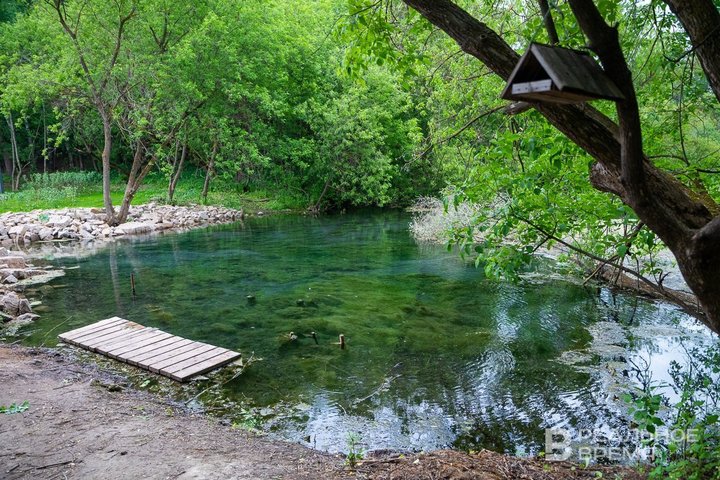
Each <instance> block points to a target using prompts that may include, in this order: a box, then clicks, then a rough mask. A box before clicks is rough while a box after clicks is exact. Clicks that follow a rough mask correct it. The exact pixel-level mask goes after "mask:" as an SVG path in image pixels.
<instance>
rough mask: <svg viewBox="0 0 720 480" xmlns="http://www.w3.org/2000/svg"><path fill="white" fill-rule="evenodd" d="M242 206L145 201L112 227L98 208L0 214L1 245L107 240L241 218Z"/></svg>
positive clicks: (102, 211) (203, 225) (131, 209)
mask: <svg viewBox="0 0 720 480" xmlns="http://www.w3.org/2000/svg"><path fill="white" fill-rule="evenodd" d="M244 217H245V213H244V212H243V211H242V210H232V209H229V208H224V207H215V206H208V207H205V206H200V205H191V206H187V207H184V206H183V207H179V206H172V205H159V204H156V203H148V204H145V205H137V206H133V207H131V208H130V213H129V215H128V220H127V222H125V223H123V224H121V225H118V226H116V227H111V226H109V225H107V224H106V223H105V210H103V209H101V208H65V209H61V210H33V211H32V212H18V213H15V212H10V213H3V214H0V245H2V246H6V247H11V246H12V245H29V244H32V243H35V242H51V241H71V240H80V241H90V240H108V239H113V238H117V237H121V236H124V235H137V234H147V233H154V232H162V231H167V230H172V231H177V230H187V229H190V228H198V227H205V226H208V225H216V224H221V223H231V222H237V221H239V220H242V219H243V218H244Z"/></svg>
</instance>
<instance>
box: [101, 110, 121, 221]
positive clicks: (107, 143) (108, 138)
mask: <svg viewBox="0 0 720 480" xmlns="http://www.w3.org/2000/svg"><path fill="white" fill-rule="evenodd" d="M98 110H100V117H101V118H102V124H103V142H104V143H103V151H102V178H103V204H104V205H105V215H106V220H105V221H106V222H107V224H108V225H117V224H118V222H117V220H116V219H115V209H113V204H112V198H111V197H110V151H111V149H112V123H111V121H110V114H109V113H108V112H106V111H105V110H104V109H103V108H98Z"/></svg>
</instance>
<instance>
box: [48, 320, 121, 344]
mask: <svg viewBox="0 0 720 480" xmlns="http://www.w3.org/2000/svg"><path fill="white" fill-rule="evenodd" d="M125 322H127V320H123V319H122V318H119V317H113V318H108V319H107V320H101V321H99V322H97V323H93V324H91V325H86V326H84V327H80V328H76V329H75V330H70V331H69V332H65V333H61V334H60V335H58V337H59V338H60V339H61V340H63V341H64V340H65V339H74V338H77V337H78V336H82V335H84V334H86V333H90V332H94V331H97V330H102V329H103V328H107V327H109V326H112V325H115V324H118V323H125Z"/></svg>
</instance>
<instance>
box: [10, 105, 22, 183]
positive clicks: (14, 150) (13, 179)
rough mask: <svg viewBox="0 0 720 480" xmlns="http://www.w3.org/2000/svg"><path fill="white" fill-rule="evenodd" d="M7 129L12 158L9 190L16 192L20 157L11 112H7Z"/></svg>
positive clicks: (18, 181) (18, 180)
mask: <svg viewBox="0 0 720 480" xmlns="http://www.w3.org/2000/svg"><path fill="white" fill-rule="evenodd" d="M6 120H7V124H8V128H9V129H10V153H11V156H12V164H11V167H10V188H11V189H12V191H13V192H17V190H18V188H19V187H20V174H21V173H22V172H21V170H20V167H21V166H20V155H19V153H18V144H17V137H16V136H15V121H14V120H13V116H12V113H11V112H8V116H7V118H6Z"/></svg>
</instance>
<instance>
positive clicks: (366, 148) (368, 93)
mask: <svg viewBox="0 0 720 480" xmlns="http://www.w3.org/2000/svg"><path fill="white" fill-rule="evenodd" d="M3 5H5V6H4V7H3V8H4V9H5V10H4V11H3V15H2V17H0V19H2V20H3V24H2V26H1V27H0V94H1V95H2V97H1V98H2V100H1V102H2V106H1V107H0V108H1V111H2V116H3V119H4V122H3V125H2V129H0V138H2V144H1V145H2V154H3V157H4V171H5V174H6V180H11V181H9V182H7V183H8V187H10V188H11V189H18V188H19V187H21V185H22V183H23V182H24V181H25V180H26V179H27V178H29V177H28V175H29V174H31V173H34V172H41V173H45V172H52V171H55V170H97V171H100V170H101V164H102V162H103V160H104V159H103V156H104V155H105V154H107V156H108V158H107V161H108V162H109V165H110V167H111V168H110V171H111V172H114V173H117V174H119V175H122V176H123V177H124V178H125V179H127V180H128V183H127V186H128V189H127V192H128V195H127V196H126V197H127V199H128V200H130V199H131V198H132V195H133V194H134V193H135V191H136V190H137V188H138V187H139V186H140V185H141V183H142V181H143V179H144V177H145V176H146V175H147V174H150V173H152V172H155V173H161V174H163V175H164V176H165V177H166V178H167V183H168V184H170V183H173V186H172V187H171V188H169V189H168V190H169V192H168V196H169V197H172V196H173V195H174V190H175V186H176V185H177V183H175V182H171V180H174V179H175V177H174V176H175V175H176V174H177V173H178V172H179V171H180V169H184V168H188V169H190V170H201V171H202V172H203V173H206V174H207V175H206V176H207V182H208V183H209V185H208V187H207V188H206V189H205V190H204V191H203V192H201V193H202V195H203V196H204V195H206V194H207V190H208V189H212V184H211V183H210V182H211V181H212V180H214V179H215V178H219V179H225V180H229V181H232V182H235V183H237V184H239V185H240V186H241V187H242V189H243V190H246V191H247V190H257V189H269V190H272V191H274V192H291V193H292V194H293V195H294V197H295V198H296V203H297V204H298V206H300V205H302V206H303V207H307V206H313V207H315V208H317V209H324V208H326V207H328V206H341V205H369V204H376V205H385V204H402V203H407V202H409V201H410V200H411V199H412V198H414V197H415V196H417V195H419V194H428V193H434V192H436V191H437V186H438V185H441V184H442V183H443V182H442V180H441V179H439V178H437V176H436V175H434V172H430V171H429V170H428V167H427V165H426V164H424V163H417V162H415V163H414V162H412V158H413V152H414V151H415V150H416V149H417V147H418V144H419V142H420V140H421V138H422V136H423V133H422V132H423V130H422V125H421V120H420V119H419V118H420V116H421V115H420V113H419V108H420V107H421V105H420V104H419V103H418V102H416V101H415V99H413V97H412V95H411V92H409V91H408V90H407V89H404V88H403V85H402V83H401V82H400V81H399V79H398V77H397V74H396V73H394V72H393V71H392V70H390V69H387V68H385V69H383V68H381V67H375V68H372V69H368V70H367V71H366V72H365V73H364V74H363V77H362V79H360V80H361V81H356V79H355V78H350V77H349V76H348V75H346V74H345V73H344V70H343V68H342V67H343V65H342V64H343V58H344V47H343V46H342V43H341V42H340V41H339V39H338V36H337V35H334V34H333V27H334V23H335V22H336V20H337V19H338V18H341V17H342V12H341V10H340V8H339V7H340V6H339V5H334V4H333V2H330V1H318V2H310V3H302V4H299V3H297V2H260V1H251V2H246V1H233V0H230V1H225V0H220V1H214V0H213V1H201V2H183V3H181V4H178V3H177V2H168V1H162V0H160V1H152V2H142V4H138V3H135V2H130V1H119V2H116V1H110V0H108V1H93V2H42V1H37V2H16V3H14V4H13V3H12V2H11V3H5V2H3ZM13 5H14V6H13ZM104 150H105V152H104ZM7 177H12V178H11V179H9V178H7ZM181 188H182V187H181ZM198 200H199V199H198ZM118 215H120V213H119V214H118Z"/></svg>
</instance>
